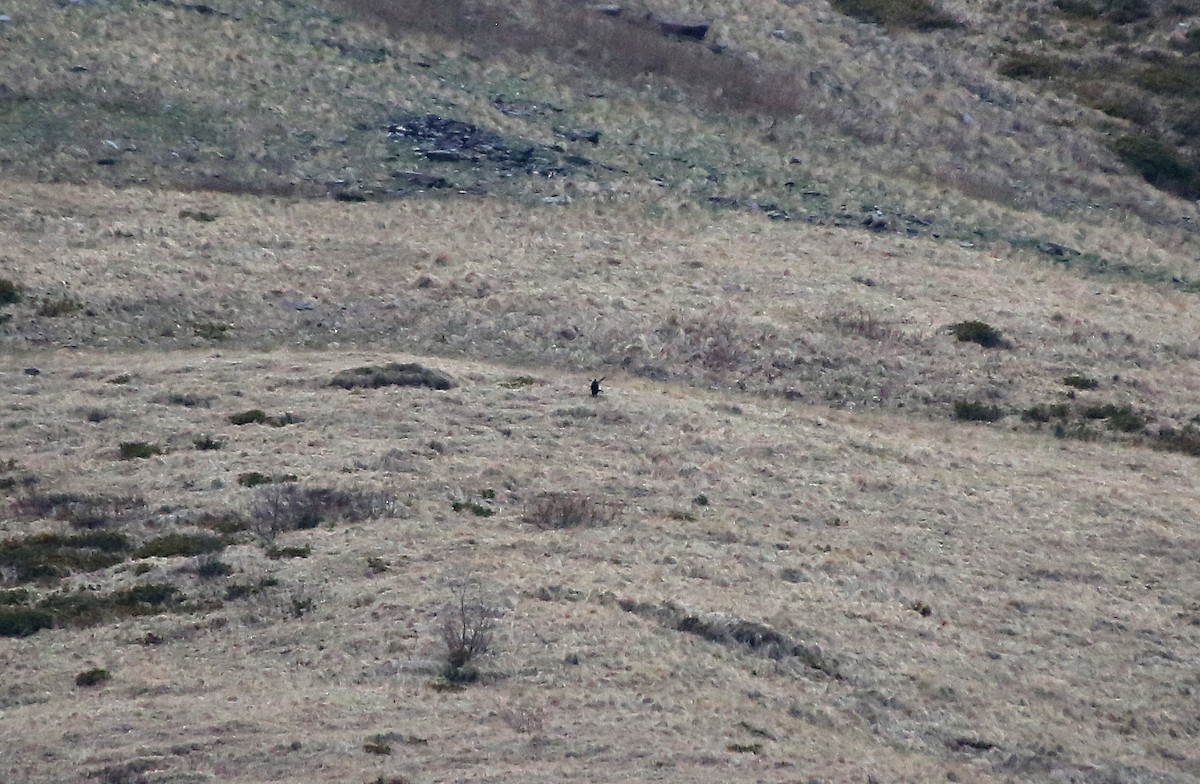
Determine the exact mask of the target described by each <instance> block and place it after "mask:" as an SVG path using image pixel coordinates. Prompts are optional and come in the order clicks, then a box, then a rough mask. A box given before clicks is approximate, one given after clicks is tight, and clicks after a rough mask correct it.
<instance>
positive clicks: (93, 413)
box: [84, 408, 112, 425]
mask: <svg viewBox="0 0 1200 784" xmlns="http://www.w3.org/2000/svg"><path fill="white" fill-rule="evenodd" d="M84 416H85V417H86V418H87V421H89V422H91V423H92V424H94V425H96V424H99V423H101V422H104V421H106V420H109V419H112V412H111V411H109V410H108V409H106V408H89V409H88V410H87V411H85V412H84Z"/></svg>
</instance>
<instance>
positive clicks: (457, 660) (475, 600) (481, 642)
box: [440, 580, 501, 683]
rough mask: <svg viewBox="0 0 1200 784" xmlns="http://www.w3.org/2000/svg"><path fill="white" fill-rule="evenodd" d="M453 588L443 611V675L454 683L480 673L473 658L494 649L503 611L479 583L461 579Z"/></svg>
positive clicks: (472, 679)
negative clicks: (491, 600) (486, 596)
mask: <svg viewBox="0 0 1200 784" xmlns="http://www.w3.org/2000/svg"><path fill="white" fill-rule="evenodd" d="M450 590H451V599H450V601H449V602H447V603H446V605H445V606H444V607H443V608H442V612H441V615H440V620H441V624H442V640H443V641H444V642H445V643H446V668H445V670H444V671H443V675H444V676H445V678H446V680H447V681H449V682H451V683H469V682H471V681H474V680H476V679H478V677H479V673H478V671H477V670H476V668H475V666H474V664H473V662H476V661H477V660H478V659H480V658H482V657H484V656H486V655H487V654H488V653H490V652H491V649H492V641H493V639H494V636H495V630H496V624H497V623H498V622H499V620H500V616H501V611H500V609H499V608H498V607H495V606H494V605H492V604H491V603H490V602H488V601H487V600H486V599H485V597H484V595H483V590H482V589H481V588H480V587H479V585H478V584H477V583H474V582H472V581H469V580H464V581H460V582H457V583H455V584H454V585H453V586H451V589H450Z"/></svg>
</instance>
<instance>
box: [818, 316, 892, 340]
mask: <svg viewBox="0 0 1200 784" xmlns="http://www.w3.org/2000/svg"><path fill="white" fill-rule="evenodd" d="M826 320H827V321H828V322H829V323H830V324H831V325H833V327H834V328H835V329H837V331H838V332H841V333H842V334H843V335H860V336H862V337H864V338H870V339H871V340H880V341H883V340H899V339H900V338H901V337H903V333H902V332H901V331H900V330H899V329H897V328H896V327H895V326H894V325H892V324H889V323H888V322H886V321H882V320H880V319H878V318H876V317H875V316H874V315H872V314H871V313H870V312H869V311H867V310H864V309H862V308H854V309H849V310H839V311H837V312H836V313H832V314H830V315H829V316H826Z"/></svg>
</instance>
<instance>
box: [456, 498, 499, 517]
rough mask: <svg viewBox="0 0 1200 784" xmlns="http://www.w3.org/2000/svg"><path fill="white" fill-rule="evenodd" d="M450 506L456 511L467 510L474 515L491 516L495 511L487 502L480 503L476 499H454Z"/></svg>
mask: <svg viewBox="0 0 1200 784" xmlns="http://www.w3.org/2000/svg"><path fill="white" fill-rule="evenodd" d="M450 508H451V509H453V510H454V511H456V512H468V513H470V514H473V515H475V516H476V517H491V516H492V515H494V514H495V513H496V510H495V509H493V508H492V507H490V506H488V505H487V504H481V503H479V502H477V501H470V500H468V501H454V502H453V503H451V504H450Z"/></svg>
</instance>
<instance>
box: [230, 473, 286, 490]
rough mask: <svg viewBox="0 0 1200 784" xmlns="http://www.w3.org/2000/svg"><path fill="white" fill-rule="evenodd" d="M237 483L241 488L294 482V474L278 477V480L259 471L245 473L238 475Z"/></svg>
mask: <svg viewBox="0 0 1200 784" xmlns="http://www.w3.org/2000/svg"><path fill="white" fill-rule="evenodd" d="M237 481H238V484H239V485H241V486H242V487H258V486H259V485H269V484H271V483H272V482H276V481H279V482H295V481H296V476H295V475H294V474H288V475H287V476H286V477H280V478H279V479H276V478H275V477H273V476H271V475H270V474H264V473H262V472H261V471H246V472H244V473H241V474H238V478H237Z"/></svg>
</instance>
